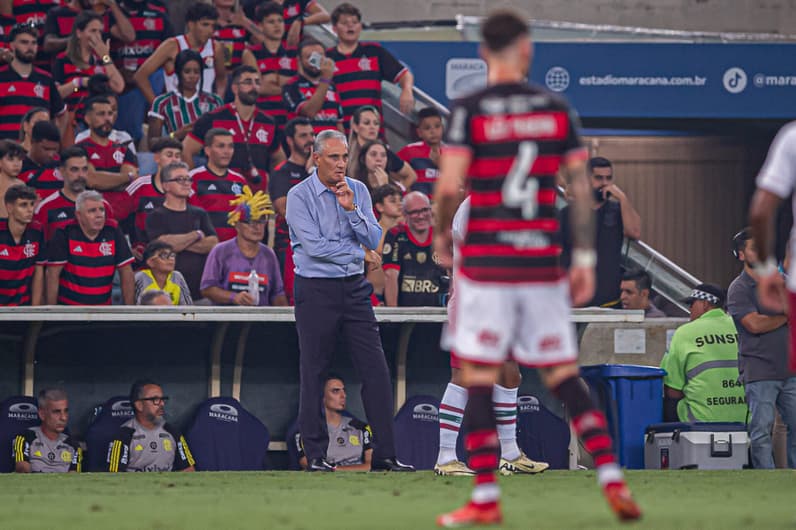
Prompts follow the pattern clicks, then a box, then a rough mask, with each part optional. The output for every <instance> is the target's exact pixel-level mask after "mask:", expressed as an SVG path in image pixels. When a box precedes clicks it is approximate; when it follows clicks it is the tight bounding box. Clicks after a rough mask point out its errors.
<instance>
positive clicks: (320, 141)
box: [313, 129, 348, 155]
mask: <svg viewBox="0 0 796 530" xmlns="http://www.w3.org/2000/svg"><path fill="white" fill-rule="evenodd" d="M333 138H334V139H336V140H340V141H341V142H343V144H345V148H346V149H348V140H347V139H346V137H345V134H343V133H341V132H340V131H335V130H333V129H328V130H326V131H321V132H320V133H319V134H318V136H316V137H315V145H314V146H313V151H314V152H315V153H318V154H319V155H320V154H322V153H323V148H324V147H326V142H328V141H329V140H331V139H333Z"/></svg>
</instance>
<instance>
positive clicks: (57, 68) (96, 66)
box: [53, 52, 108, 121]
mask: <svg viewBox="0 0 796 530" xmlns="http://www.w3.org/2000/svg"><path fill="white" fill-rule="evenodd" d="M107 73H108V72H107V69H106V68H105V67H104V66H102V64H101V62H100V60H99V59H98V58H97V57H95V56H94V55H93V54H92V55H91V59H89V64H88V67H87V68H78V67H77V66H76V65H75V64H73V63H72V61H71V60H70V59H69V57H67V56H66V52H63V53H59V54H58V56H57V57H56V58H55V63H54V64H53V77H54V78H55V80H56V81H57V82H58V83H59V84H61V85H65V84H67V83H71V82H72V79H74V78H76V77H77V78H80V77H91V76H92V75H94V74H107ZM56 92H57V91H56ZM88 96H89V94H88V88H85V87H84V88H78V89H77V91H76V92H75V91H72V92H70V93H69V95H68V96H66V98H65V101H64V102H65V103H66V106H67V109H68V110H69V112H74V113H75V118H76V119H77V120H78V121H81V120H82V119H83V105H84V103H85V100H86V99H88Z"/></svg>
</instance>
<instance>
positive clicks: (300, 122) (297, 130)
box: [268, 118, 315, 286]
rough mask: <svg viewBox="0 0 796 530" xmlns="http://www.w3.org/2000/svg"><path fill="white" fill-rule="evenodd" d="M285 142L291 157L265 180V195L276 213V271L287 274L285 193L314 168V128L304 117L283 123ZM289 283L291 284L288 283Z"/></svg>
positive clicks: (287, 234) (287, 232)
mask: <svg viewBox="0 0 796 530" xmlns="http://www.w3.org/2000/svg"><path fill="white" fill-rule="evenodd" d="M285 141H286V142H287V146H288V148H289V149H290V157H289V158H288V159H287V161H285V163H284V164H282V165H280V166H279V167H278V168H276V170H275V171H274V172H273V173H272V174H271V178H270V179H269V180H268V194H269V195H270V196H271V201H272V202H273V205H274V211H275V212H276V234H275V236H274V252H276V257H277V258H278V259H279V270H281V271H282V274H283V276H285V277H287V276H288V275H287V271H285V257H286V255H287V253H288V250H289V248H290V232H289V230H288V227H287V221H286V220H285V210H286V208H287V192H288V191H290V188H292V187H293V186H295V185H296V184H298V183H299V182H301V181H302V180H304V179H305V178H307V177H308V176H309V174H310V172H311V171H312V168H313V167H315V163H314V161H313V160H312V145H313V144H314V143H315V131H314V129H313V128H312V123H310V120H308V119H307V118H293V119H292V120H290V121H289V122H288V123H287V125H286V126H285ZM291 286H292V284H291Z"/></svg>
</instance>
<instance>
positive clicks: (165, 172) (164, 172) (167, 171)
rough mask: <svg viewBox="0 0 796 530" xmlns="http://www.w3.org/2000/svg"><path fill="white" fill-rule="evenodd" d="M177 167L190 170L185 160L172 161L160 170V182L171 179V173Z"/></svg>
mask: <svg viewBox="0 0 796 530" xmlns="http://www.w3.org/2000/svg"><path fill="white" fill-rule="evenodd" d="M178 169H184V170H186V171H190V168H189V167H188V164H186V163H185V162H172V163H171V164H166V167H164V168H163V169H161V170H160V180H161V182H166V181H169V180H171V174H172V173H174V172H175V171H176V170H178Z"/></svg>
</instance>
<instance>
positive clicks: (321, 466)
mask: <svg viewBox="0 0 796 530" xmlns="http://www.w3.org/2000/svg"><path fill="white" fill-rule="evenodd" d="M335 469H336V468H335V467H334V466H333V465H332V464H330V463H329V462H327V461H326V459H325V458H313V459H312V461H311V462H310V465H309V466H307V471H327V472H328V471H334V470H335Z"/></svg>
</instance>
